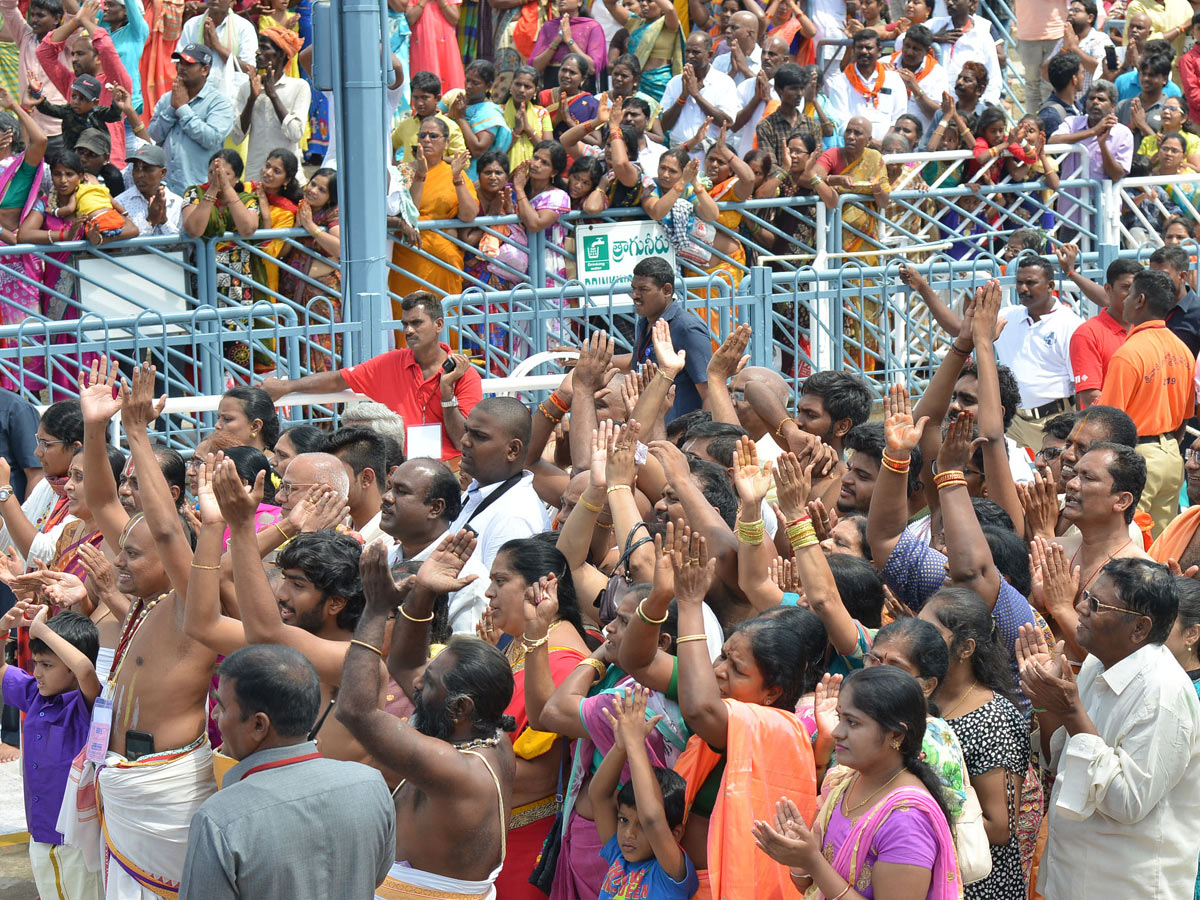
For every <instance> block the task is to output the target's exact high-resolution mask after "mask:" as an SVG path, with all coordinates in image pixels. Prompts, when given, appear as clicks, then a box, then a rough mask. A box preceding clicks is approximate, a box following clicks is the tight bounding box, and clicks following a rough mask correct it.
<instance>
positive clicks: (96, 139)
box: [75, 128, 112, 156]
mask: <svg viewBox="0 0 1200 900" xmlns="http://www.w3.org/2000/svg"><path fill="white" fill-rule="evenodd" d="M80 147H82V148H83V149H84V150H90V151H91V152H92V153H95V154H96V155H97V156H108V154H110V153H112V138H110V137H109V136H108V133H107V132H104V131H100V130H99V129H98V128H87V129H85V130H84V132H83V134H81V135H79V137H78V138H77V139H76V141H75V149H76V150H78V149H79V148H80Z"/></svg>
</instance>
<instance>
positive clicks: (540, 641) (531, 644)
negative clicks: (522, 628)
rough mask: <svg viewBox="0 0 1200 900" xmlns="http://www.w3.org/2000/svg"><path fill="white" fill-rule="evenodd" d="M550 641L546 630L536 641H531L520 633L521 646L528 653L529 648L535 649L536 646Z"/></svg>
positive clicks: (542, 645) (541, 645)
mask: <svg viewBox="0 0 1200 900" xmlns="http://www.w3.org/2000/svg"><path fill="white" fill-rule="evenodd" d="M548 643H550V632H548V631H547V632H546V633H545V634H544V635H542V636H541V637H540V638H538V639H537V640H536V641H531V640H529V638H527V637H526V636H525V635H521V648H522V649H523V650H524V651H525V652H526V653H528V652H529V651H530V650H536V649H537V648H538V647H544V646H546V645H547V644H548Z"/></svg>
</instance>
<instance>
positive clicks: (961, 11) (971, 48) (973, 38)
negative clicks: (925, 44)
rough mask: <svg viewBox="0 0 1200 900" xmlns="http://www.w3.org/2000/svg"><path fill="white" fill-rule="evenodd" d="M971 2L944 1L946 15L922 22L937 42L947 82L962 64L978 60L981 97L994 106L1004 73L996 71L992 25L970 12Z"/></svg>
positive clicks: (956, 75)
mask: <svg viewBox="0 0 1200 900" xmlns="http://www.w3.org/2000/svg"><path fill="white" fill-rule="evenodd" d="M973 2H974V0H946V11H947V13H949V15H946V16H939V17H937V18H934V19H930V20H929V21H928V22H926V23H925V25H926V26H927V27H928V28H929V30H930V31H932V32H933V34H934V37H935V39H936V40H937V42H938V43H939V44H940V45H941V59H942V65H943V66H945V67H946V77H947V78H948V79H949V81H950V83H951V84H953V83H954V82H955V81H957V80H958V73H959V72H961V71H962V67H963V63H967V62H977V63H981V64H982V65H983V67H984V68H985V69H987V73H988V83H987V89H986V90H984V92H983V100H984V102H985V103H990V104H993V105H995V104H998V103H999V102H1000V88H1001V87H1002V86H1003V84H1004V74H1003V73H1002V72H1001V71H1000V59H999V57H998V56H997V55H996V39H995V38H993V37H992V27H991V25H990V24H989V23H988V21H987V19H985V18H983V17H982V16H973V15H971V5H972V3H973Z"/></svg>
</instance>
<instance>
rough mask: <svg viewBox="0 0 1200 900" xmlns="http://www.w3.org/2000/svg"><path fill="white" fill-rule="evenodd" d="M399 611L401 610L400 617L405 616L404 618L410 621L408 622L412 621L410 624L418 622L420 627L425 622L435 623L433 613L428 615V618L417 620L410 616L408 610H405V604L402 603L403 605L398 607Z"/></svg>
mask: <svg viewBox="0 0 1200 900" xmlns="http://www.w3.org/2000/svg"><path fill="white" fill-rule="evenodd" d="M397 609H399V610H400V615H402V616H404V618H406V619H408V621H410V622H416V623H417V624H418V625H422V624H424V623H425V622H432V621H433V613H430V614H429V615H427V616H426V617H425V618H423V619H417V618H414V617H413V616H410V615H409V614H408V610H407V609H405V608H404V604H403V603H401V604H400V605H399V606H398V607H397Z"/></svg>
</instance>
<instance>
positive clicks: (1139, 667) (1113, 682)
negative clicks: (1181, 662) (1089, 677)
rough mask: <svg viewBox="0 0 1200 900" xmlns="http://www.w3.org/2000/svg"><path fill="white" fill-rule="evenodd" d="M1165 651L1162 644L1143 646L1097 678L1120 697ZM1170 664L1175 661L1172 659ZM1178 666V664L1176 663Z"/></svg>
mask: <svg viewBox="0 0 1200 900" xmlns="http://www.w3.org/2000/svg"><path fill="white" fill-rule="evenodd" d="M1164 651H1166V648H1165V647H1164V646H1163V645H1162V644H1145V645H1144V646H1142V647H1139V648H1138V649H1137V650H1135V651H1133V653H1130V654H1129V655H1128V656H1127V657H1125V658H1124V659H1123V660H1121V661H1120V662H1118V663H1113V665H1111V666H1109V667H1108V668H1107V669H1105V670H1104V671H1103V672H1101V673H1100V675H1099V676H1098V677H1099V678H1103V679H1104V683H1105V684H1106V685H1108V687H1109V690H1111V691H1112V692H1113V693H1114V694H1117V695H1120V694H1121V693H1123V692H1124V690H1125V688H1127V687H1129V685H1130V684H1131V683H1132V682H1133V680H1134V679H1135V678H1137V676H1138V675H1140V674H1141V673H1142V672H1143V671H1144V670H1145V669H1148V668H1151V667H1152V666H1154V665H1155V664H1156V662H1157V661H1156V660H1155V657H1156V656H1158V655H1159V654H1160V653H1163V652H1164ZM1171 662H1172V663H1174V662H1175V660H1174V658H1173V657H1172V659H1171ZM1176 665H1178V663H1176Z"/></svg>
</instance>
